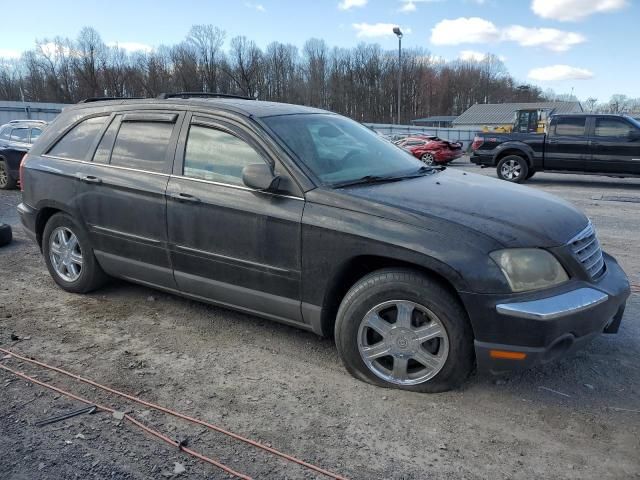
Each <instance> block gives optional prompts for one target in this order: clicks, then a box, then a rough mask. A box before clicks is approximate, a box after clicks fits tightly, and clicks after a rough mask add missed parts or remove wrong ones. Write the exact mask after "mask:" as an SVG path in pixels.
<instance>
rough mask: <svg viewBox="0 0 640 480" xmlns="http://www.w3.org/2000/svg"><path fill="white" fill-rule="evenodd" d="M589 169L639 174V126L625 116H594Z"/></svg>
mask: <svg viewBox="0 0 640 480" xmlns="http://www.w3.org/2000/svg"><path fill="white" fill-rule="evenodd" d="M594 121H595V123H594V127H593V132H592V134H591V137H590V140H591V155H592V156H591V159H590V160H588V161H587V163H586V168H585V169H586V171H588V172H594V173H612V174H634V175H640V128H638V127H636V126H635V125H634V124H632V123H631V121H629V120H627V119H626V118H623V117H611V116H601V117H596V118H595V119H594Z"/></svg>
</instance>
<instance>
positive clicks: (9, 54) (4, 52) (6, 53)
mask: <svg viewBox="0 0 640 480" xmlns="http://www.w3.org/2000/svg"><path fill="white" fill-rule="evenodd" d="M20 55H22V52H20V51H19V50H13V49H11V48H0V58H20Z"/></svg>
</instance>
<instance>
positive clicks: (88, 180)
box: [80, 175, 102, 183]
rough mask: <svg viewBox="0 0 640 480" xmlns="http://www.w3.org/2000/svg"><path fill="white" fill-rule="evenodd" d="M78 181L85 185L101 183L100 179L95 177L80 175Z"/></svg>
mask: <svg viewBox="0 0 640 480" xmlns="http://www.w3.org/2000/svg"><path fill="white" fill-rule="evenodd" d="M80 180H82V181H83V182H85V183H102V179H101V178H100V177H96V176H95V175H80Z"/></svg>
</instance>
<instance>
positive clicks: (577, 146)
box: [544, 115, 590, 171]
mask: <svg viewBox="0 0 640 480" xmlns="http://www.w3.org/2000/svg"><path fill="white" fill-rule="evenodd" d="M586 122H587V118H586V116H581V115H577V116H566V117H553V119H552V121H551V124H550V127H549V133H548V134H547V139H546V144H545V150H544V169H545V170H569V171H571V170H575V171H583V170H584V167H585V163H586V161H587V160H588V159H589V158H590V152H589V138H588V137H587V134H586V126H587V123H586Z"/></svg>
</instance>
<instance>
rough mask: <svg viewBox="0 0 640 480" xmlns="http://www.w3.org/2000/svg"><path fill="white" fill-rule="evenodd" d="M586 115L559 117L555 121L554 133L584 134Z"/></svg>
mask: <svg viewBox="0 0 640 480" xmlns="http://www.w3.org/2000/svg"><path fill="white" fill-rule="evenodd" d="M586 121H587V119H586V117H564V118H559V119H558V121H557V123H556V135H567V136H572V137H576V136H581V135H584V126H585V123H586Z"/></svg>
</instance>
